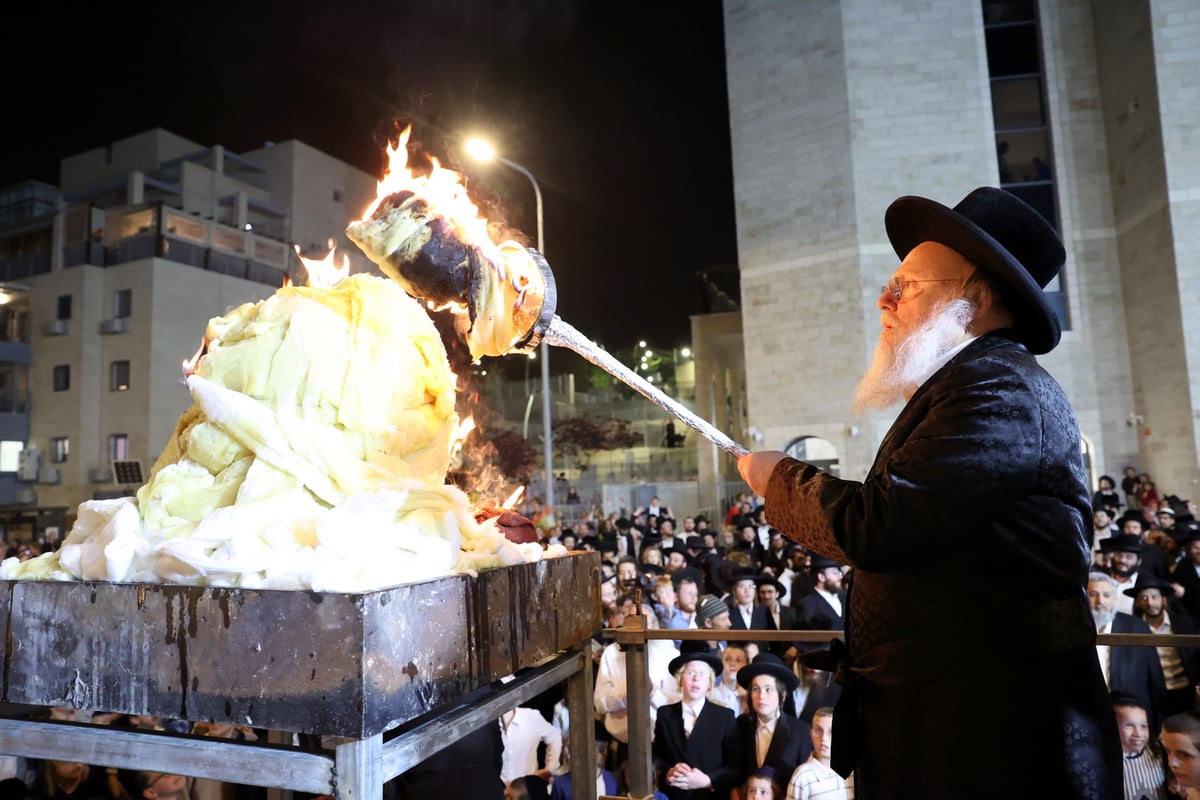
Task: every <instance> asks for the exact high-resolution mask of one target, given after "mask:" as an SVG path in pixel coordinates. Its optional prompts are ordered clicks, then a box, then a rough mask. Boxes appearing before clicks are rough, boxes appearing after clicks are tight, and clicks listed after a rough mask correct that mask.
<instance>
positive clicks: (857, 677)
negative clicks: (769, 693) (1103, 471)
mask: <svg viewBox="0 0 1200 800" xmlns="http://www.w3.org/2000/svg"><path fill="white" fill-rule="evenodd" d="M1080 452H1081V451H1080V437H1079V428H1078V424H1077V423H1076V420H1075V415H1074V412H1073V411H1072V409H1071V406H1070V404H1069V403H1068V402H1067V399H1066V396H1065V395H1064V393H1063V391H1062V389H1061V387H1060V386H1059V385H1058V384H1057V383H1056V382H1055V381H1054V379H1053V378H1051V377H1050V375H1049V374H1048V373H1046V372H1045V371H1044V370H1043V369H1042V368H1041V367H1040V366H1039V365H1038V364H1037V361H1036V360H1035V359H1034V358H1033V356H1032V355H1030V353H1029V352H1028V351H1027V350H1026V349H1025V348H1024V347H1023V346H1021V345H1019V344H1017V343H1015V342H1013V341H1011V340H1009V339H1007V338H1004V337H1002V336H1000V335H985V336H982V337H980V338H978V339H976V340H975V341H974V342H972V343H971V344H969V345H968V346H967V347H966V348H964V349H963V350H962V351H961V352H959V353H958V354H956V355H955V356H954V357H953V358H952V359H951V360H950V361H949V363H947V364H946V365H945V366H943V367H942V368H941V369H939V370H938V371H937V372H935V373H934V375H933V376H932V377H931V378H930V379H929V380H927V381H926V382H925V383H924V384H923V385H922V386H921V387H920V388H919V389H918V390H917V391H916V393H915V394H914V395H913V396H912V398H911V399H910V400H909V402H908V403H907V404H906V405H905V406H904V408H903V409H902V410H901V412H900V414H899V416H898V417H897V419H896V421H895V423H894V424H893V425H892V428H891V430H890V431H889V432H888V434H887V436H886V437H885V438H884V441H883V444H882V445H881V446H880V448H879V451H878V454H877V456H876V459H875V462H874V464H873V466H872V467H871V470H870V472H869V474H868V475H867V477H866V480H865V481H863V482H861V483H860V482H858V481H850V480H842V479H839V478H836V477H833V476H832V475H829V474H828V473H825V472H821V471H820V470H818V469H817V468H816V467H813V466H812V465H810V464H805V463H803V462H800V461H795V460H792V459H784V460H783V461H782V462H780V464H779V465H778V466H777V467H776V468H775V471H774V472H773V474H772V476H771V480H770V485H769V488H768V491H767V497H766V501H767V502H766V508H767V517H768V519H769V520H770V521H771V524H773V525H774V526H775V527H777V528H779V529H781V530H783V531H784V532H785V533H786V534H787V535H788V536H789V537H791V538H792V539H794V540H795V541H797V542H799V543H801V544H803V545H804V546H805V547H808V548H810V549H811V550H813V551H814V552H817V553H820V554H822V555H825V556H827V557H829V558H832V559H834V560H836V561H839V562H841V563H846V564H850V565H851V566H852V567H853V570H852V573H851V578H850V588H849V592H848V601H847V609H846V625H845V629H846V630H845V635H846V648H847V649H848V653H847V654H844V655H843V658H842V669H841V670H840V677H841V679H842V682H843V692H842V697H841V700H840V701H839V704H838V711H837V714H836V715H835V719H834V731H833V737H834V741H833V766H834V768H835V769H837V770H838V771H839V772H848V771H849V768H850V767H851V766H854V768H855V786H856V797H858V798H860V800H875V798H887V797H907V796H914V795H919V796H921V797H923V798H942V797H961V796H964V793H966V794H968V795H969V796H971V797H972V798H973V799H974V800H979V798H984V797H986V798H992V797H996V798H1006V800H1007V799H1008V798H1011V797H1032V796H1034V795H1032V794H1030V790H1031V788H1032V786H1031V784H1030V782H1029V780H1028V777H1029V776H1030V775H1032V774H1038V775H1046V776H1051V777H1049V778H1047V779H1046V781H1043V782H1040V783H1037V786H1038V792H1039V793H1037V794H1036V796H1038V797H1055V798H1058V799H1059V800H1061V799H1062V798H1120V797H1122V795H1123V791H1122V778H1121V766H1120V743H1119V740H1118V739H1117V730H1116V722H1115V717H1114V715H1113V712H1112V710H1111V708H1110V706H1109V704H1108V698H1107V691H1106V687H1105V685H1104V680H1103V675H1102V673H1101V672H1100V667H1099V663H1098V661H1097V659H1096V653H1095V626H1094V623H1093V621H1092V617H1091V613H1090V610H1089V605H1088V601H1087V597H1086V592H1085V586H1086V577H1087V570H1088V565H1089V563H1090V547H1089V536H1090V528H1091V498H1090V495H1089V492H1088V488H1087V485H1086V481H1085V477H1084V469H1083V464H1082V459H1081V455H1080ZM818 666H819V665H818ZM982 753H986V754H987V755H986V757H984V756H981V754H982ZM854 756H857V764H856V765H855V764H853V763H848V762H851V761H853V757H854ZM1017 764H1019V765H1020V769H1011V768H1010V767H1012V766H1013V765H1017ZM1001 765H1006V766H1001ZM918 789H919V791H918ZM910 793H911V794H910Z"/></svg>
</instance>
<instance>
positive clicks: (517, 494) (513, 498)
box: [500, 486, 525, 511]
mask: <svg viewBox="0 0 1200 800" xmlns="http://www.w3.org/2000/svg"><path fill="white" fill-rule="evenodd" d="M523 494H525V487H524V486H518V487H517V488H516V490H515V491H514V492H513V493H512V494H510V495H509V496H508V499H507V500H505V501H504V502H503V503H501V504H500V507H501V508H503V509H505V510H506V511H512V510H513V509H514V508H515V507H516V505H517V503H519V502H521V496H522V495H523Z"/></svg>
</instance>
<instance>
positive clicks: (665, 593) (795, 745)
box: [546, 494, 853, 800]
mask: <svg viewBox="0 0 1200 800" xmlns="http://www.w3.org/2000/svg"><path fill="white" fill-rule="evenodd" d="M546 537H547V542H548V543H549V542H551V541H559V542H562V543H566V544H567V545H569V546H571V547H573V548H576V549H589V550H596V551H599V552H600V553H601V576H600V577H601V585H600V598H601V606H602V614H603V619H602V620H601V631H599V632H598V633H597V636H596V637H595V642H596V645H595V648H596V650H595V652H596V673H595V681H594V684H595V690H594V701H595V702H594V706H595V708H594V711H595V715H596V719H595V722H596V726H597V730H598V731H600V734H599V736H600V737H602V738H603V739H605V740H607V741H608V744H607V745H605V746H603V747H602V748H601V749H600V751H599V754H600V764H601V768H602V770H603V772H604V773H605V774H611V776H612V780H613V781H614V782H615V785H616V786H617V788H618V792H617V793H624V792H627V791H628V790H629V783H628V778H629V776H628V748H629V743H630V736H629V731H628V727H627V725H628V708H629V703H630V702H631V700H630V698H629V697H628V695H627V692H628V683H627V680H626V677H627V676H626V672H625V657H624V652H623V650H622V645H621V644H619V643H617V642H615V641H611V640H609V639H608V638H607V637H605V636H604V634H603V629H604V628H616V627H620V626H622V625H623V624H624V623H625V618H626V617H627V616H630V615H635V614H636V615H641V617H642V618H643V620H642V622H643V624H644V625H645V627H646V628H647V629H665V630H702V631H711V632H712V634H711V638H708V639H706V640H697V639H694V638H692V639H684V640H670V639H650V640H648V641H647V643H646V661H647V667H648V680H649V690H650V695H649V697H648V700H647V702H648V705H647V711H648V713H649V719H650V724H651V727H652V731H653V734H652V737H651V740H652V753H651V756H652V762H653V766H654V782H655V786H654V788H655V791H656V794H657V795H658V796H660V797H665V798H668V800H676V798H699V797H714V798H726V797H735V798H739V800H740V799H741V798H757V797H771V798H783V797H784V796H785V795H786V796H787V797H789V798H806V799H807V798H830V799H831V800H836V798H839V797H847V798H849V797H853V778H852V777H851V778H850V779H849V780H848V781H847V780H845V779H843V778H841V776H839V775H837V774H836V773H835V772H833V771H832V770H831V769H830V765H829V756H830V750H831V745H832V733H831V732H832V727H833V720H832V713H833V712H832V708H833V706H834V704H835V703H836V702H837V699H838V695H839V692H840V687H839V685H838V683H837V682H836V681H835V680H834V678H833V675H832V674H830V673H828V672H823V671H820V670H817V669H813V668H810V667H809V666H806V665H805V663H804V661H803V658H802V657H801V656H802V654H803V653H804V652H806V651H808V650H810V649H814V648H817V647H820V646H823V644H826V643H827V642H828V640H829V639H830V638H832V637H834V636H835V635H836V632H837V631H839V630H840V629H841V628H842V615H843V610H844V608H845V602H846V595H845V590H844V587H843V578H844V572H845V570H846V568H845V566H844V565H842V564H839V563H837V562H835V561H832V560H830V559H827V558H823V557H821V556H816V555H813V554H810V553H808V552H807V551H805V549H804V548H802V547H800V546H799V545H795V544H789V543H787V542H786V541H785V539H784V537H783V535H782V534H781V533H780V532H779V531H778V530H776V529H775V528H773V527H772V526H771V525H769V524H768V523H767V521H766V519H765V518H764V516H763V514H762V508H761V503H760V502H756V498H753V497H751V496H749V495H748V494H742V495H739V496H738V497H737V498H736V499H735V500H734V501H733V502H732V504H731V505H730V508H729V509H728V511H727V513H726V514H725V515H724V516H723V517H722V518H721V519H719V520H715V521H714V522H712V523H710V521H709V520H708V519H706V518H705V517H704V516H702V515H682V516H680V515H676V514H675V513H674V512H673V511H672V509H670V508H669V507H667V506H665V505H663V504H662V503H661V502H659V500H658V498H654V499H653V500H652V501H651V502H650V503H649V504H648V505H647V506H646V507H642V508H638V509H636V510H635V511H634V513H633V514H631V515H629V516H624V517H617V518H615V519H611V518H610V519H599V520H595V521H594V522H585V531H584V533H583V534H582V535H580V532H579V531H577V530H574V529H571V530H550V531H547V532H546ZM755 630H761V631H776V630H796V631H801V630H809V631H819V632H822V635H821V636H820V637H812V639H813V640H811V641H768V640H765V639H764V640H761V641H760V640H755V639H753V638H751V637H749V636H748V635H747V634H745V633H741V634H733V635H735V636H737V638H735V639H732V640H731V639H729V638H727V637H729V636H730V632H731V631H741V632H746V631H755ZM821 640H823V641H821ZM565 733H566V732H565V731H564V735H565ZM551 791H552V793H553V788H552V789H551Z"/></svg>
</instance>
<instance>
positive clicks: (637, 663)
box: [621, 614, 654, 797]
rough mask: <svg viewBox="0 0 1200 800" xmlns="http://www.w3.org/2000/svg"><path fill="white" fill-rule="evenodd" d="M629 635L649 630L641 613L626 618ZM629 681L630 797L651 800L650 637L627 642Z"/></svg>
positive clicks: (626, 668)
mask: <svg viewBox="0 0 1200 800" xmlns="http://www.w3.org/2000/svg"><path fill="white" fill-rule="evenodd" d="M621 627H622V628H623V629H624V630H625V631H626V632H640V633H642V634H644V633H645V631H646V618H645V617H643V616H642V615H641V614H630V615H628V616H626V617H625V622H624V623H623V624H622V626H621ZM624 646H625V678H626V680H627V681H628V684H629V688H628V693H627V695H626V698H627V700H628V714H629V796H630V797H647V796H649V795H652V794H654V761H653V759H652V758H651V756H650V735H651V733H652V731H651V730H650V688H649V687H650V677H649V668H648V665H647V661H646V637H645V636H644V635H642V636H640V637H639V640H638V641H636V642H628V641H627V642H625V645H624Z"/></svg>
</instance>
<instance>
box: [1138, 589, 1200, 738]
mask: <svg viewBox="0 0 1200 800" xmlns="http://www.w3.org/2000/svg"><path fill="white" fill-rule="evenodd" d="M1125 594H1127V595H1129V596H1130V597H1132V598H1133V613H1134V616H1136V617H1139V618H1141V619H1142V620H1143V621H1144V622H1145V623H1146V624H1147V625H1149V626H1150V632H1151V633H1158V634H1171V633H1175V634H1184V635H1190V634H1195V633H1196V623H1195V622H1193V621H1192V618H1191V617H1189V616H1188V613H1187V612H1186V611H1184V610H1183V606H1181V605H1180V604H1179V603H1177V602H1175V589H1174V587H1173V586H1171V584H1170V583H1168V582H1167V581H1164V580H1159V579H1158V578H1155V577H1154V576H1153V575H1145V574H1142V575H1139V576H1138V579H1137V583H1136V584H1135V585H1134V587H1133V588H1132V589H1126V590H1125ZM1155 649H1156V650H1157V651H1158V663H1159V664H1161V665H1162V671H1163V679H1164V681H1165V682H1166V686H1167V695H1166V697H1164V698H1163V701H1162V704H1161V707H1160V708H1159V709H1158V710H1159V713H1161V714H1162V716H1163V718H1164V719H1165V718H1167V717H1169V716H1171V715H1172V714H1178V713H1182V712H1184V711H1189V710H1191V709H1193V708H1195V707H1196V684H1197V681H1200V650H1198V649H1197V648H1195V647H1169V646H1164V647H1158V648H1155Z"/></svg>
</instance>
